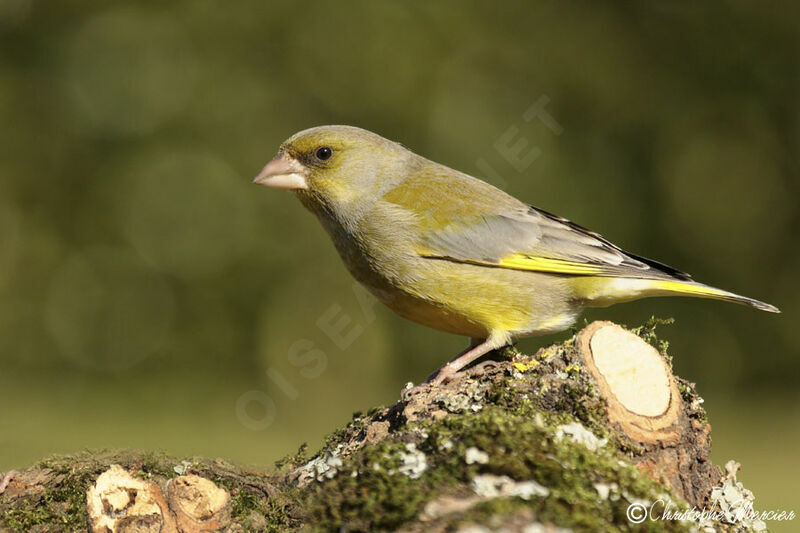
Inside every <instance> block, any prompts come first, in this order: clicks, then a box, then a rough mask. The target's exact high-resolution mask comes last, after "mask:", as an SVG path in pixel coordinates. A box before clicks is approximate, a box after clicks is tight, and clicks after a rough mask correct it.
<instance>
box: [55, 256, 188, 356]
mask: <svg viewBox="0 0 800 533" xmlns="http://www.w3.org/2000/svg"><path fill="white" fill-rule="evenodd" d="M172 316H173V296H172V292H171V290H170V287H169V285H168V284H167V283H166V281H164V280H163V279H162V278H161V277H160V276H159V275H158V274H157V273H155V272H153V271H152V270H150V269H149V268H148V266H147V265H145V264H144V263H143V262H142V261H141V260H140V259H138V258H137V257H136V254H134V253H132V252H130V251H128V250H125V249H115V248H102V247H98V248H91V249H89V250H87V251H84V252H81V253H78V254H76V255H74V256H72V257H70V258H69V259H67V260H66V261H65V262H64V264H63V265H62V266H61V267H60V268H59V269H58V270H57V271H56V273H55V275H54V277H53V280H52V285H51V287H50V293H49V295H48V298H47V303H46V310H45V318H46V322H47V328H48V330H49V332H50V334H51V335H52V337H53V339H54V340H55V342H56V344H57V345H58V347H59V348H60V350H61V353H62V354H64V355H65V356H67V357H68V358H69V359H71V360H72V361H73V362H75V363H76V364H78V365H80V366H82V367H86V368H90V369H93V370H99V371H118V370H124V369H127V368H130V367H132V366H134V365H135V364H137V363H139V362H140V361H142V360H143V359H145V358H146V357H148V356H149V355H151V354H153V352H154V351H155V350H156V349H158V348H159V346H161V344H162V342H163V341H164V340H165V338H166V336H167V333H168V331H169V328H170V323H171V321H172Z"/></svg>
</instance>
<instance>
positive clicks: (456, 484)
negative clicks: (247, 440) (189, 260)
mask: <svg viewBox="0 0 800 533" xmlns="http://www.w3.org/2000/svg"><path fill="white" fill-rule="evenodd" d="M654 328H655V323H654V321H651V323H649V324H648V325H646V326H643V327H641V328H637V329H634V330H627V329H624V328H622V327H620V326H617V325H615V324H612V323H609V322H595V323H592V324H590V325H588V326H587V327H586V328H584V329H583V330H581V331H580V332H578V333H576V334H575V335H573V336H571V337H570V338H569V339H567V340H566V341H564V342H562V343H560V344H555V345H553V346H550V347H548V348H544V349H542V350H540V351H539V352H537V353H536V354H535V355H533V356H525V355H521V354H519V353H516V351H515V350H513V349H506V350H504V352H503V353H502V354H494V355H495V357H498V358H501V356H506V357H507V359H508V360H504V361H501V362H498V363H496V364H484V365H483V366H481V367H479V368H478V369H476V370H472V371H467V372H465V373H464V375H463V376H460V377H458V378H457V379H455V380H454V381H452V382H450V383H447V384H446V385H443V386H439V387H428V388H422V389H415V390H414V394H413V395H408V394H407V396H408V397H404V398H402V399H401V400H400V401H398V402H397V403H395V404H394V405H391V406H389V407H385V408H376V409H373V410H371V411H369V412H368V413H366V414H358V413H357V414H356V415H354V417H353V420H352V421H351V422H350V423H349V424H348V425H347V426H346V427H344V428H341V429H340V430H338V431H336V432H334V433H333V434H332V435H330V436H329V437H328V439H327V440H326V443H325V444H324V446H323V447H322V449H321V450H319V451H318V452H316V453H315V454H313V455H310V454H308V453H307V451H306V449H305V447H301V449H300V451H298V452H297V453H296V454H294V455H290V456H288V457H287V458H285V459H284V460H282V461H280V462H279V463H278V464H277V465H276V468H274V469H271V470H270V471H267V470H265V471H253V470H249V469H246V468H242V467H237V466H234V465H231V464H229V463H227V462H225V461H221V460H216V461H212V460H208V459H200V458H193V459H184V460H179V459H176V458H170V457H167V456H163V455H158V454H153V453H142V452H113V453H110V452H104V453H96V454H90V453H81V454H77V455H73V456H66V457H59V458H51V459H47V460H44V461H42V462H41V463H39V464H37V465H36V466H34V467H31V468H28V469H25V470H22V471H20V472H18V473H17V474H16V475H15V476H14V477H13V479H12V480H11V481H10V483H9V484H8V487H7V488H6V490H5V492H4V493H3V494H2V495H0V532H6V531H14V532H20V531H24V532H45V531H95V532H104V533H105V532H128V533H132V532H150V531H153V532H156V531H160V532H164V533H170V532H175V533H177V532H180V533H189V532H200V531H203V532H207V531H221V532H236V531H294V530H301V531H407V532H417V531H419V532H421V531H433V532H437V531H442V532H443V531H464V532H478V531H524V532H534V531H536V532H538V531H562V529H560V528H563V529H564V530H567V529H568V530H572V531H628V530H630V531H698V530H699V529H698V528H699V527H704V528H709V530H716V531H757V530H760V529H761V527H762V525H763V524H761V523H758V522H751V521H748V520H739V519H738V518H739V517H736V516H735V512H736V508H737V506H741V505H742V504H743V502H744V503H747V502H751V501H752V494H751V493H749V491H747V490H746V489H744V488H743V487H742V486H741V484H740V483H738V482H737V481H736V479H735V470H736V467H735V466H734V465H733V463H731V464H730V465H729V467H728V469H727V472H723V470H722V469H720V468H718V467H716V466H714V465H713V464H712V463H711V462H710V460H709V453H710V447H711V441H710V438H709V435H710V427H709V425H708V423H707V421H706V416H705V412H704V410H703V408H702V405H701V404H702V399H700V397H699V396H697V394H696V393H695V390H694V386H693V385H692V384H690V383H687V382H685V381H683V380H681V379H680V378H676V377H674V376H673V374H672V371H671V365H670V359H669V357H668V356H667V355H666V352H665V348H666V346H665V343H660V342H659V341H658V340H657V339H656V338H655V334H654V331H653V330H654ZM407 392H408V391H406V393H407ZM632 504H636V505H638V506H643V507H642V508H643V509H644V508H646V509H651V508H652V509H653V511H654V513H655V515H654V516H657V515H658V514H660V513H662V512H663V511H665V510H666V511H668V512H669V511H671V512H672V513H677V512H680V511H683V510H686V509H690V508H692V507H693V506H694V507H696V508H698V509H702V508H704V507H705V508H707V509H711V508H713V509H716V510H718V511H720V512H721V513H722V514H723V516H724V517H727V518H722V519H720V517H719V516H716V517H715V518H716V519H713V520H705V521H703V522H702V523H700V522H698V521H697V520H695V521H677V520H656V521H652V520H650V519H649V518H650V516H649V515H648V517H647V519H645V520H644V521H643V522H641V523H634V522H637V521H638V520H639V518H640V517H639V516H638V515H635V516H633V519H634V520H633V521H632V520H631V516H632V515H631V514H630V506H631V505H632ZM726 513H727V514H726ZM726 522H728V523H726ZM703 531H705V529H703Z"/></svg>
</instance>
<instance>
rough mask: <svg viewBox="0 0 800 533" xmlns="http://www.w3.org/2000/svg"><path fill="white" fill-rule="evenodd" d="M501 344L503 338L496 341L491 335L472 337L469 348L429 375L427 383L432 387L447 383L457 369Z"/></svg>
mask: <svg viewBox="0 0 800 533" xmlns="http://www.w3.org/2000/svg"><path fill="white" fill-rule="evenodd" d="M503 344H505V339H503V340H502V341H498V339H494V338H492V337H489V338H488V339H472V342H471V343H470V345H469V348H467V349H466V350H464V351H463V352H461V353H460V354H458V355H456V356H455V357H454V358H452V359H451V360H450V361H448V362H447V363H445V365H444V366H442V367H441V368H440V369H439V370H437V371H436V372H435V373H434V374H432V375H431V376H429V377H428V381H427V383H428V384H429V385H432V386H434V387H435V386H437V385H441V384H442V383H447V382H448V381H450V380H451V379H453V377H454V376H455V375H456V374H458V372H459V370H461V369H462V368H464V367H465V366H467V365H468V364H470V363H471V362H473V361H474V360H475V359H477V358H479V357H481V356H482V355H485V354H487V353H489V352H491V351H492V350H494V349H495V348H499V347H500V346H502V345H503Z"/></svg>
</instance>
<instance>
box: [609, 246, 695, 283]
mask: <svg viewBox="0 0 800 533" xmlns="http://www.w3.org/2000/svg"><path fill="white" fill-rule="evenodd" d="M625 253H626V254H627V255H628V256H629V257H631V258H633V259H636V260H637V261H641V262H642V263H644V264H645V265H647V266H649V267H650V268H652V269H654V270H658V271H659V272H663V273H664V274H667V275H668V276H671V277H673V278H675V279H678V280H680V281H694V280H693V279H692V276H691V275H690V274H688V273H686V272H684V271H683V270H678V269H677V268H675V267H671V266H669V265H665V264H664V263H660V262H658V261H655V260H653V259H648V258H646V257H642V256H640V255H634V254H630V253H628V252H625Z"/></svg>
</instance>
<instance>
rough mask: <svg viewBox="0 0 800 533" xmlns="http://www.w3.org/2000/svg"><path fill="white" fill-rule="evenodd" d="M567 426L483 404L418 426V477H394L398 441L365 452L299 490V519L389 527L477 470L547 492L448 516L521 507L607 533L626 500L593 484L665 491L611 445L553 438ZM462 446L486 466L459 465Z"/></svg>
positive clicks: (324, 525) (479, 517)
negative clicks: (481, 456) (424, 466)
mask: <svg viewBox="0 0 800 533" xmlns="http://www.w3.org/2000/svg"><path fill="white" fill-rule="evenodd" d="M573 420H574V418H571V417H568V416H566V415H564V414H558V415H553V414H548V413H546V412H543V411H539V410H537V409H535V408H534V407H532V406H531V405H527V406H523V405H522V404H520V405H518V406H517V410H516V412H514V413H510V412H509V411H508V410H507V409H506V408H505V407H503V406H498V405H487V406H485V407H484V409H483V410H482V411H480V412H479V413H465V414H459V415H452V416H448V417H445V418H443V419H440V420H437V421H427V422H423V423H420V424H417V425H416V426H417V427H416V429H418V430H422V431H421V434H422V435H427V436H426V437H425V438H424V440H423V441H422V442H419V443H417V444H416V447H417V449H418V450H419V451H421V452H422V453H424V454H425V456H426V460H427V463H428V465H429V469H428V470H427V471H426V472H425V473H424V474H423V475H422V477H421V478H420V479H417V480H413V479H410V478H409V477H407V476H405V475H403V474H401V473H399V472H398V467H399V460H398V457H399V456H400V454H401V453H402V452H403V450H405V446H406V443H405V442H403V440H402V438H400V439H397V438H395V439H390V440H388V441H383V442H381V443H379V444H377V445H374V446H365V447H364V448H362V449H361V450H359V451H358V452H356V453H355V454H354V455H352V456H351V457H349V458H347V459H346V460H345V463H344V465H343V466H342V467H341V468H340V469H339V473H338V474H337V475H336V476H335V477H334V478H333V479H331V480H326V481H324V482H316V483H312V484H311V485H310V486H309V487H307V488H306V489H305V490H304V491H303V494H302V496H301V498H302V500H303V501H302V502H301V504H300V506H301V507H302V508H304V509H305V512H306V513H307V515H306V516H305V517H304V518H305V520H304V521H305V522H306V523H308V524H314V528H315V530H319V531H328V530H336V529H339V528H341V527H345V528H346V529H347V530H348V531H368V530H369V531H372V530H386V529H392V528H396V527H399V526H401V525H403V524H404V523H406V522H408V521H411V520H414V519H415V518H416V517H417V516H418V515H419V514H420V513H421V512H422V509H423V507H424V504H425V503H426V502H428V501H430V500H432V499H434V498H436V497H439V496H442V495H447V494H453V493H454V492H456V491H459V490H460V491H463V490H464V488H465V487H469V486H470V484H471V483H472V480H473V479H474V477H475V476H477V475H479V474H492V475H497V476H508V477H509V478H511V479H513V480H517V481H526V480H533V481H536V482H537V483H539V484H541V485H543V486H545V487H547V488H548V489H549V490H550V491H551V494H550V496H549V497H548V498H536V497H533V498H532V499H531V500H530V501H526V500H522V499H520V498H497V499H492V500H489V501H486V502H483V503H481V504H480V505H476V506H475V507H473V508H471V509H469V510H468V511H467V512H465V513H462V514H457V515H454V516H452V517H447V520H449V521H452V523H453V524H455V523H460V522H463V521H470V520H475V521H478V522H480V523H486V519H487V517H488V516H490V515H494V514H507V512H508V511H510V510H514V509H529V510H532V511H533V512H534V514H535V516H536V517H537V519H541V520H550V521H553V522H555V523H558V524H559V525H560V526H562V527H573V528H575V529H576V530H606V531H613V530H614V528H613V527H611V526H613V525H614V524H624V523H626V522H624V521H620V516H622V518H623V520H624V512H625V510H626V508H627V506H628V504H629V502H628V501H627V500H626V499H625V498H622V497H620V498H618V499H617V500H616V501H612V500H611V499H607V500H605V501H603V500H601V499H600V498H599V496H598V492H597V490H596V489H595V487H594V484H595V483H599V482H605V483H612V482H614V483H617V484H618V485H619V491H620V493H624V494H625V495H626V496H627V497H632V498H642V499H654V498H656V497H657V496H658V495H659V494H661V493H662V492H663V490H664V489H663V488H662V487H661V486H659V485H657V484H656V483H655V482H653V481H652V480H650V479H649V478H647V477H646V476H644V475H643V474H641V473H640V472H639V471H638V470H637V469H636V468H635V467H633V466H632V465H631V464H630V463H628V462H627V461H625V460H624V458H623V457H622V456H621V455H620V454H619V453H617V452H616V451H615V449H614V448H613V446H606V447H604V448H602V449H600V450H596V451H592V450H589V449H587V448H586V447H584V446H583V445H580V444H577V443H575V442H573V441H572V440H570V439H569V438H568V437H565V438H562V439H560V440H559V439H557V438H556V436H555V433H556V428H557V427H558V426H559V425H560V424H563V423H565V422H567V421H573ZM413 426H414V425H412V426H410V427H409V429H410V428H411V427H413ZM419 433H420V432H417V434H419ZM446 443H448V444H446ZM469 447H475V448H478V449H480V450H483V451H485V452H486V453H488V455H489V461H488V462H487V463H486V464H471V465H468V464H466V462H465V460H464V457H465V454H466V449H467V448H469ZM675 500H676V501H679V500H678V499H677V498H675ZM620 513H622V514H620Z"/></svg>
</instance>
